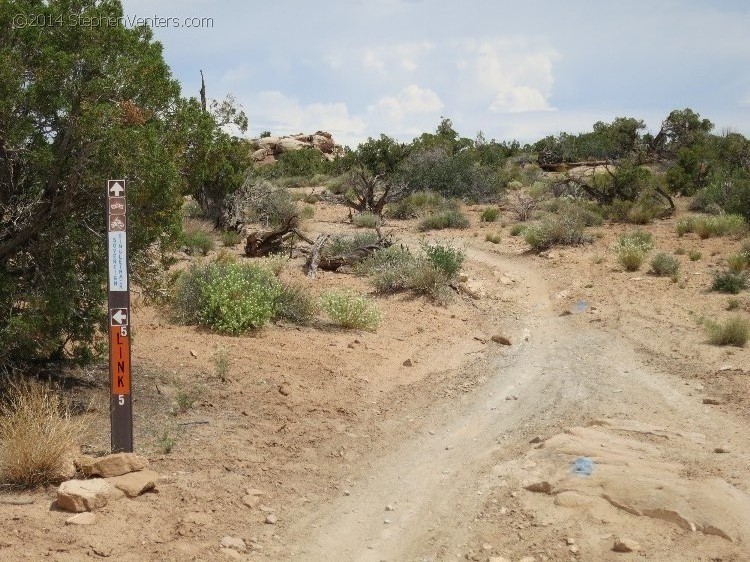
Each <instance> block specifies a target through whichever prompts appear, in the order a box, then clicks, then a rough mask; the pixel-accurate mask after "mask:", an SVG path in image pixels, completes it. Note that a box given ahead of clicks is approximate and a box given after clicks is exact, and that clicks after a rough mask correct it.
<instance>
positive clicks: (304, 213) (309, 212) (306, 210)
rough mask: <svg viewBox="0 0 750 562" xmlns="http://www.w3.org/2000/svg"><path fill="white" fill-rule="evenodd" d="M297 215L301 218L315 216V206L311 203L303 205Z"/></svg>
mask: <svg viewBox="0 0 750 562" xmlns="http://www.w3.org/2000/svg"><path fill="white" fill-rule="evenodd" d="M299 216H300V218H301V219H311V218H313V217H314V216H315V207H313V206H311V205H305V206H304V207H302V210H301V211H300V212H299Z"/></svg>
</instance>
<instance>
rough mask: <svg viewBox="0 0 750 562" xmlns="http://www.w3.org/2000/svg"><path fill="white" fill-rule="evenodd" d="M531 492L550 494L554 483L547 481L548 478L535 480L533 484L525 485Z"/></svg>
mask: <svg viewBox="0 0 750 562" xmlns="http://www.w3.org/2000/svg"><path fill="white" fill-rule="evenodd" d="M524 488H525V489H526V490H528V491H529V492H537V493H540V494H550V493H552V484H550V483H549V482H547V481H546V480H543V481H541V482H534V483H533V484H529V485H528V486H525V487H524Z"/></svg>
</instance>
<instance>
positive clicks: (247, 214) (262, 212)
mask: <svg viewBox="0 0 750 562" xmlns="http://www.w3.org/2000/svg"><path fill="white" fill-rule="evenodd" d="M225 207H226V209H227V210H226V213H225V215H226V217H225V221H224V222H225V224H228V225H232V224H235V223H238V222H239V223H243V222H257V223H262V224H267V225H269V226H278V225H280V224H284V223H286V222H287V221H288V220H291V219H292V217H295V216H297V214H298V213H299V211H298V209H297V205H296V204H295V202H294V199H293V197H292V195H291V193H290V192H289V190H287V189H286V188H285V187H280V186H278V185H274V184H272V183H271V182H269V181H265V180H257V178H252V177H249V178H248V180H247V181H245V183H244V184H243V185H242V187H241V188H240V189H238V190H237V191H236V192H235V193H233V194H232V195H230V196H229V197H227V200H226V205H225Z"/></svg>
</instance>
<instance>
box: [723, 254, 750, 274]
mask: <svg viewBox="0 0 750 562" xmlns="http://www.w3.org/2000/svg"><path fill="white" fill-rule="evenodd" d="M747 266H748V261H747V258H746V257H745V256H744V255H743V254H742V253H737V254H732V255H731V256H729V257H727V267H729V271H732V272H734V273H740V272H742V270H744V269H745V268H746V267H747Z"/></svg>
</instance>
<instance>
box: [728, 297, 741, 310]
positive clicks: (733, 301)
mask: <svg viewBox="0 0 750 562" xmlns="http://www.w3.org/2000/svg"><path fill="white" fill-rule="evenodd" d="M741 304H742V303H741V302H740V299H738V298H735V297H732V298H730V299H729V300H728V301H727V310H737V309H738V308H739V307H740V305H741Z"/></svg>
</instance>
